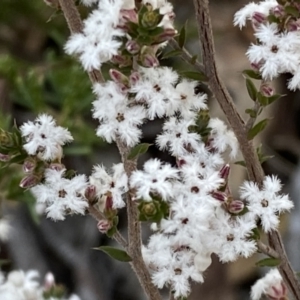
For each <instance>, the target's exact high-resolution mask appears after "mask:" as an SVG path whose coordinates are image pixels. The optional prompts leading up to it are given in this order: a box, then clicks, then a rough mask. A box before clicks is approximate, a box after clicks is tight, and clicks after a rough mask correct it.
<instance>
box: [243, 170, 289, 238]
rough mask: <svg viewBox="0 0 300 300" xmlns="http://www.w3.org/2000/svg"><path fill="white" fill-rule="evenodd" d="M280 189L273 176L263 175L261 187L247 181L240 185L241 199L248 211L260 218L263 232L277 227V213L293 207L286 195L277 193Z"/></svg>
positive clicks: (277, 180) (278, 182)
mask: <svg viewBox="0 0 300 300" xmlns="http://www.w3.org/2000/svg"><path fill="white" fill-rule="evenodd" d="M280 190H281V184H280V181H279V179H277V178H276V177H275V176H272V177H270V176H267V177H265V179H264V182H263V187H262V189H259V188H258V186H257V184H256V183H253V182H247V181H246V182H244V184H243V185H242V186H241V189H240V194H241V199H244V200H246V201H247V207H248V209H249V211H250V212H251V213H253V214H254V215H255V216H257V217H259V218H260V219H261V223H262V227H263V229H264V231H265V232H269V231H270V230H272V229H276V228H277V227H278V224H279V219H278V214H280V213H282V212H285V211H290V210H291V209H292V208H293V207H294V205H293V202H292V201H291V200H290V199H289V197H288V195H280V194H279V192H280Z"/></svg>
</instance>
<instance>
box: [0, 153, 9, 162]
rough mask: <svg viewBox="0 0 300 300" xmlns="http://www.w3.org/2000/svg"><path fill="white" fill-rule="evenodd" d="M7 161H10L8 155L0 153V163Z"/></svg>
mask: <svg viewBox="0 0 300 300" xmlns="http://www.w3.org/2000/svg"><path fill="white" fill-rule="evenodd" d="M9 160H10V156H9V155H6V154H3V153H0V161H3V162H7V161H9Z"/></svg>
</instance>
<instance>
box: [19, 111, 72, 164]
mask: <svg viewBox="0 0 300 300" xmlns="http://www.w3.org/2000/svg"><path fill="white" fill-rule="evenodd" d="M20 131H21V135H22V136H23V137H25V140H26V143H25V144H24V145H23V147H24V149H25V150H26V152H27V153H28V154H29V155H38V156H39V158H41V159H42V160H55V159H60V158H61V156H62V146H63V145H64V144H66V143H68V142H71V141H72V140H73V137H72V136H71V134H70V132H69V131H68V130H67V129H65V128H63V127H61V126H57V125H56V122H55V120H54V119H53V118H52V117H51V116H49V115H46V114H42V115H39V116H38V117H37V118H36V119H35V121H34V122H31V121H28V122H26V123H24V124H23V125H22V126H21V127H20Z"/></svg>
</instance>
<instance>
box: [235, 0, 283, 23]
mask: <svg viewBox="0 0 300 300" xmlns="http://www.w3.org/2000/svg"><path fill="white" fill-rule="evenodd" d="M277 5H278V2H277V1H276V0H265V1H261V2H259V3H254V2H251V3H249V4H247V5H246V6H244V7H243V8H242V9H240V10H239V11H238V12H237V13H236V14H235V15H234V25H235V26H237V25H238V26H239V27H240V28H242V27H243V26H245V25H246V21H247V20H251V19H252V17H253V15H254V13H257V12H258V13H261V14H264V15H266V16H267V15H269V11H270V9H271V8H273V7H276V6H277Z"/></svg>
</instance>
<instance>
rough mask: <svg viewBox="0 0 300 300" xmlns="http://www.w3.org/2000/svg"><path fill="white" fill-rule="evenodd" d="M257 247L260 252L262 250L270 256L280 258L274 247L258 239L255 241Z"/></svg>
mask: <svg viewBox="0 0 300 300" xmlns="http://www.w3.org/2000/svg"><path fill="white" fill-rule="evenodd" d="M257 248H258V250H259V251H260V252H262V253H264V254H266V255H268V256H270V257H273V258H280V257H279V254H278V253H277V252H276V251H275V250H274V249H272V248H271V247H270V246H268V245H266V244H264V243H263V242H262V241H260V240H258V241H257Z"/></svg>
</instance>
